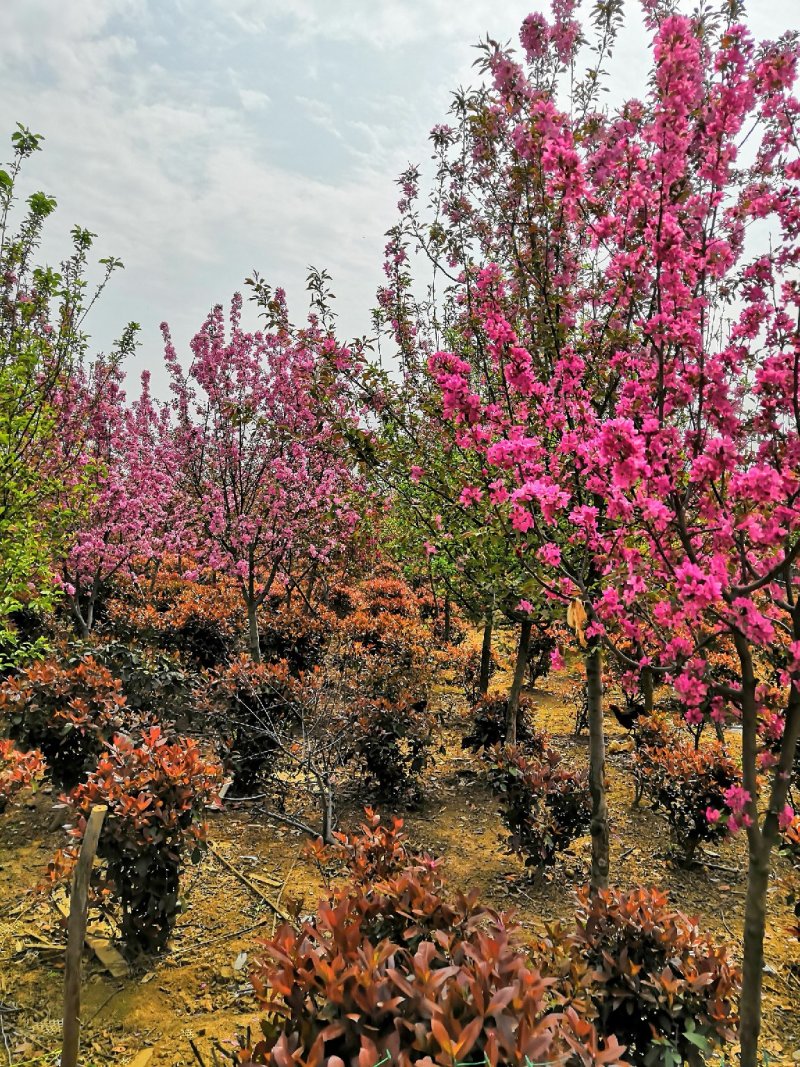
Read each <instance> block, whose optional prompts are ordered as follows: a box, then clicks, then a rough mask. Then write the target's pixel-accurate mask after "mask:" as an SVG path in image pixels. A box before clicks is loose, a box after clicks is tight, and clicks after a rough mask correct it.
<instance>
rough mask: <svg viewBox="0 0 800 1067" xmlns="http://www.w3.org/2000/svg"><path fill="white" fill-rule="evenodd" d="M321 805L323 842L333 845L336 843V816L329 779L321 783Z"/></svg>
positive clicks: (322, 780) (324, 779)
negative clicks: (334, 832) (334, 834)
mask: <svg viewBox="0 0 800 1067" xmlns="http://www.w3.org/2000/svg"><path fill="white" fill-rule="evenodd" d="M319 804H320V811H321V814H322V840H323V842H324V843H325V844H326V845H332V844H333V842H334V836H333V828H334V825H335V815H334V810H333V790H332V789H331V784H330V782H329V781H328V780H327V778H322V779H320V781H319Z"/></svg>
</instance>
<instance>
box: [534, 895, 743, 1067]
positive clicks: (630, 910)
mask: <svg viewBox="0 0 800 1067" xmlns="http://www.w3.org/2000/svg"><path fill="white" fill-rule="evenodd" d="M576 918H577V927H576V929H575V930H574V931H573V932H571V933H569V934H564V931H563V930H562V929H558V928H555V929H554V930H553V931H551V941H550V947H551V949H552V951H553V958H554V961H555V962H554V968H553V969H554V973H556V974H557V975H558V985H557V988H558V991H559V993H560V994H561V996H562V997H563V998H564V1002H565V1003H566V1004H570V1005H572V1006H573V1007H574V1008H575V1009H576V1010H577V1011H579V1012H580V1013H582V1014H585V1015H587V1017H589V1018H593V1019H594V1022H595V1025H596V1027H597V1029H598V1031H599V1032H600V1033H601V1034H603V1035H606V1036H610V1035H612V1034H613V1035H614V1036H615V1037H616V1038H617V1040H618V1041H619V1042H620V1043H621V1044H623V1045H625V1046H626V1058H627V1059H629V1060H630V1061H631V1062H632V1063H637V1064H647V1065H653V1067H673V1065H674V1064H682V1063H686V1064H690V1065H698V1067H699V1065H700V1064H703V1063H705V1062H706V1060H707V1058H708V1056H709V1054H710V1053H712V1052H713V1051H715V1050H720V1049H722V1048H723V1047H724V1045H725V1044H726V1043H728V1042H731V1041H733V1040H735V1036H736V1029H737V1025H738V1018H737V1015H736V1008H735V1002H736V998H737V994H738V990H739V982H740V976H739V971H738V970H737V968H736V967H734V966H733V964H732V963H731V962H730V961H729V959H728V955H727V951H726V949H725V947H724V946H723V945H718V944H716V943H715V942H714V941H713V940H712V939H711V938H710V937H709V936H707V935H706V934H703V933H701V931H700V930H699V928H698V926H697V922H696V921H695V920H694V919H689V918H687V917H686V916H685V915H684V914H682V913H681V912H678V911H674V910H672V909H671V908H670V907H669V901H668V898H667V896H666V894H664V893H661V892H659V891H658V890H656V889H641V888H640V889H634V890H631V891H630V892H622V891H620V890H613V889H607V890H600V891H597V892H595V893H590V891H589V890H588V889H585V890H581V891H580V892H579V894H578V911H577V916H576Z"/></svg>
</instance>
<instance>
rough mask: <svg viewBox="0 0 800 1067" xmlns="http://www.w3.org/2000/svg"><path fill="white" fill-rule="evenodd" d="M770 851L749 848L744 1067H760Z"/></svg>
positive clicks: (743, 996)
mask: <svg viewBox="0 0 800 1067" xmlns="http://www.w3.org/2000/svg"><path fill="white" fill-rule="evenodd" d="M768 882H769V848H768V846H767V845H766V843H765V842H763V841H762V843H761V845H760V847H759V848H755V849H754V848H753V846H752V845H751V847H750V862H749V864H748V867H747V897H746V899H745V906H744V946H743V950H742V994H741V997H740V999H739V1017H740V1020H741V1021H740V1029H739V1037H740V1040H741V1059H740V1061H739V1062H740V1064H741V1067H757V1064H758V1039H759V1035H760V1033H761V986H762V982H763V978H764V929H765V926H766V921H767V884H768Z"/></svg>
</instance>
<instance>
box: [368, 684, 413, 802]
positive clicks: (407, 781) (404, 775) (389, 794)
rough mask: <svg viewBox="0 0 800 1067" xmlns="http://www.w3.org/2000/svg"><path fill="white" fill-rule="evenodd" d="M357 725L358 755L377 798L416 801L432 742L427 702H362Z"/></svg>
mask: <svg viewBox="0 0 800 1067" xmlns="http://www.w3.org/2000/svg"><path fill="white" fill-rule="evenodd" d="M354 725H355V732H354V739H353V746H354V751H355V755H356V757H357V759H358V761H359V763H360V764H361V768H362V770H363V775H364V781H365V782H366V784H367V786H368V788H371V789H372V791H373V793H374V795H375V797H376V798H377V799H378V800H383V801H395V802H396V801H400V800H403V799H413V798H414V797H415V796H416V794H417V793H418V791H419V785H418V783H419V777H420V775H421V774H422V772H423V771H424V770H425V768H426V767H427V766H428V764H429V763H430V750H431V745H432V743H433V730H432V725H433V724H432V721H431V713H430V711H429V710H428V702H427V700H424V699H423V700H418V701H416V702H415V703H413V704H407V703H405V702H403V701H391V700H386V699H384V698H382V697H376V698H373V699H361V700H359V701H357V703H356V707H355V724H354Z"/></svg>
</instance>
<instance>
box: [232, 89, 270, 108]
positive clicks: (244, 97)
mask: <svg viewBox="0 0 800 1067" xmlns="http://www.w3.org/2000/svg"><path fill="white" fill-rule="evenodd" d="M239 100H240V101H241V103H242V107H243V108H244V109H245V111H264V110H265V109H266V108H268V107H269V105H270V98H269V97H268V96H267V94H266V93H262V92H261V91H260V90H258V89H240V90H239Z"/></svg>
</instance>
